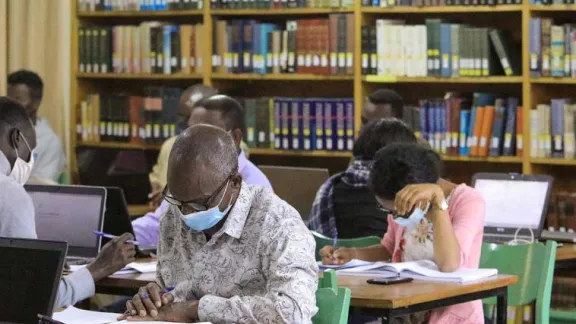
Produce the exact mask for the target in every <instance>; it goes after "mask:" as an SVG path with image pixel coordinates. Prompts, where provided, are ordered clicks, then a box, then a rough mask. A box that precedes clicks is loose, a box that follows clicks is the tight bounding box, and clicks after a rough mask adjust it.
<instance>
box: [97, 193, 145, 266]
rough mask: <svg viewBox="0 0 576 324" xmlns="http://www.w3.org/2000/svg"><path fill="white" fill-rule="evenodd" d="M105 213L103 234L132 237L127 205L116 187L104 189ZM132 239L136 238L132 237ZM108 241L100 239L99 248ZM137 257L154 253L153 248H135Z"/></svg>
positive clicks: (132, 231)
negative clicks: (129, 234) (130, 235)
mask: <svg viewBox="0 0 576 324" xmlns="http://www.w3.org/2000/svg"><path fill="white" fill-rule="evenodd" d="M106 194H107V195H106V211H105V213H104V227H103V228H104V229H103V232H104V233H108V234H112V235H116V236H120V235H122V234H124V233H131V234H132V235H134V228H133V227H132V221H131V219H130V214H129V213H128V204H127V203H126V198H125V196H124V191H123V190H122V189H121V188H118V187H106ZM134 237H136V236H135V235H134ZM109 241H110V239H107V238H102V243H101V247H102V246H104V244H106V243H108V242H109ZM136 251H137V253H138V255H139V256H147V255H149V254H150V252H153V253H155V251H156V247H155V246H142V245H140V246H136Z"/></svg>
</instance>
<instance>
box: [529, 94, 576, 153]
mask: <svg viewBox="0 0 576 324" xmlns="http://www.w3.org/2000/svg"><path fill="white" fill-rule="evenodd" d="M575 113H576V104H574V101H572V100H571V99H567V98H555V99H551V100H550V104H538V105H536V108H535V109H532V110H530V138H531V143H530V148H531V149H530V156H531V157H535V158H550V157H551V158H564V159H574V157H575V151H576V147H575V145H576V144H575V141H576V139H575V134H574V129H575V127H576V125H574V122H575V116H574V114H575Z"/></svg>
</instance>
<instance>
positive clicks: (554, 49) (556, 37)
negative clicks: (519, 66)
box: [529, 17, 576, 78]
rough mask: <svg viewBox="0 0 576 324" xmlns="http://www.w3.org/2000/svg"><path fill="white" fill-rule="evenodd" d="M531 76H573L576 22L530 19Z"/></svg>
mask: <svg viewBox="0 0 576 324" xmlns="http://www.w3.org/2000/svg"><path fill="white" fill-rule="evenodd" d="M529 26H530V28H529V31H530V38H529V40H530V76H532V77H569V78H574V77H576V24H569V23H565V24H562V25H555V24H554V20H553V19H552V18H540V17H537V18H530V23H529Z"/></svg>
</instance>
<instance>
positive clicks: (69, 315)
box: [52, 306, 121, 324]
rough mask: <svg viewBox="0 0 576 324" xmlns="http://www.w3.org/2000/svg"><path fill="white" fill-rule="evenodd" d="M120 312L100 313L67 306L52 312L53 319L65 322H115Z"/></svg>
mask: <svg viewBox="0 0 576 324" xmlns="http://www.w3.org/2000/svg"><path fill="white" fill-rule="evenodd" d="M120 315H121V314H114V313H101V312H92V311H86V310H83V309H78V308H76V307H74V306H69V307H68V308H66V309H65V310H63V311H61V312H57V313H54V315H53V316H52V317H53V318H54V319H55V320H57V321H60V322H62V323H66V324H104V323H112V322H116V321H117V319H118V316H120Z"/></svg>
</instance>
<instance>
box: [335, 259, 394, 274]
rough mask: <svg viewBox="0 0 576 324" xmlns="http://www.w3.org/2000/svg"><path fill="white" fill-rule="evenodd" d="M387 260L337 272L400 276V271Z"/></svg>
mask: <svg viewBox="0 0 576 324" xmlns="http://www.w3.org/2000/svg"><path fill="white" fill-rule="evenodd" d="M388 265H389V264H388V263H386V262H374V263H372V264H369V265H364V266H359V267H355V268H350V269H343V270H337V271H336V273H337V274H341V275H346V276H374V277H378V278H389V277H395V276H398V272H397V271H396V270H395V269H394V268H391V267H389V266H388Z"/></svg>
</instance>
